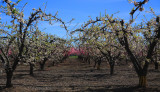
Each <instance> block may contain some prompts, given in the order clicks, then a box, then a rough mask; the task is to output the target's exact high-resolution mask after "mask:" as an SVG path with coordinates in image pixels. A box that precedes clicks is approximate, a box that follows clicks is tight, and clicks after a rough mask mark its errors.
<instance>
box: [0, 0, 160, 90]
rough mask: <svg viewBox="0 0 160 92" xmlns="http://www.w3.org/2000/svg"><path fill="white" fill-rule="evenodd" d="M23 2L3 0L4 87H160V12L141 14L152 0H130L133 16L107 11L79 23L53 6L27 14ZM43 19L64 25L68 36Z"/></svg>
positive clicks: (0, 80) (0, 85)
mask: <svg viewBox="0 0 160 92" xmlns="http://www.w3.org/2000/svg"><path fill="white" fill-rule="evenodd" d="M22 1H23V0H1V1H0V2H1V4H0V15H3V16H7V17H8V19H7V21H4V20H3V19H2V18H1V16H0V91H2V92H15V91H16V92H21V91H23V92H30V91H32V92H37V91H42V92H46V91H60V92H61V91H69V92H70V91H85V92H99V91H100V92H101V91H102V92H108V91H109V92H119V91H120V92H134V91H136V92H152V91H153V92H159V91H160V88H159V87H160V74H159V73H160V71H159V65H160V16H159V15H157V14H156V13H155V11H154V9H153V8H151V7H150V10H149V11H148V12H149V13H151V14H152V15H153V17H151V18H149V19H147V18H146V19H143V20H139V19H138V18H139V16H138V15H139V14H137V12H139V13H141V12H143V11H144V9H145V6H147V4H149V3H150V2H152V1H150V0H138V1H132V0H126V2H127V1H128V2H129V3H130V5H133V9H132V10H130V12H128V13H129V14H130V18H128V19H127V20H126V19H123V18H121V17H116V13H113V14H107V13H106V12H105V11H104V12H105V14H101V13H100V15H99V16H97V17H95V18H90V19H88V20H86V21H85V23H82V25H81V26H79V27H77V26H76V27H74V28H71V27H72V26H71V25H72V23H73V22H74V19H70V20H69V21H64V20H63V17H62V18H61V17H59V16H58V12H55V13H54V14H52V13H48V11H46V9H48V8H47V5H46V6H45V7H44V8H38V9H36V8H35V7H32V10H31V12H30V13H29V14H28V13H27V14H26V12H27V11H25V7H27V3H26V4H24V5H22V4H21V2H22ZM124 7H125V6H124ZM64 16H65V15H64ZM136 20H138V21H140V22H138V23H136ZM40 23H47V25H53V27H56V26H57V25H56V23H58V24H60V25H59V27H60V28H61V29H63V30H65V31H66V36H67V37H66V38H64V37H59V36H56V35H53V34H49V33H47V32H45V31H43V30H42V28H41V26H39V24H40ZM73 24H74V23H73ZM54 25H56V26H54ZM60 33H61V32H60Z"/></svg>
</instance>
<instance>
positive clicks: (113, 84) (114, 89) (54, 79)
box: [0, 59, 160, 92]
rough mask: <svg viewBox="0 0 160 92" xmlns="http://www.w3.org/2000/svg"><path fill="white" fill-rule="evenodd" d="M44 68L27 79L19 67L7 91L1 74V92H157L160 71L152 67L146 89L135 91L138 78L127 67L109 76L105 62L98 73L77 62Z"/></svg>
mask: <svg viewBox="0 0 160 92" xmlns="http://www.w3.org/2000/svg"><path fill="white" fill-rule="evenodd" d="M47 66H48V65H47ZM47 66H46V67H45V70H44V71H39V70H38V68H37V69H35V71H34V76H30V75H29V67H28V66H18V68H17V70H16V71H15V73H14V77H13V80H12V83H13V85H14V86H13V87H12V88H8V89H3V87H4V86H5V81H6V78H5V73H0V92H55V91H58V92H65V91H68V92H72V91H79V92H160V71H156V70H154V68H153V66H152V65H151V66H150V69H149V72H148V76H147V79H148V87H147V88H146V89H143V88H138V87H137V85H138V77H137V75H136V73H135V71H134V69H133V67H132V66H131V65H130V64H128V65H121V66H118V65H116V66H115V72H114V75H112V76H111V75H110V74H109V66H108V65H107V63H106V62H104V63H103V64H102V67H101V69H100V70H96V69H94V68H93V64H90V65H89V64H87V63H82V62H81V61H80V60H79V59H67V60H66V61H65V62H63V63H61V64H59V65H56V66H52V67H47Z"/></svg>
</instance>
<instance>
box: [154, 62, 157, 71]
mask: <svg viewBox="0 0 160 92" xmlns="http://www.w3.org/2000/svg"><path fill="white" fill-rule="evenodd" d="M154 65H155V70H158V62H155V63H154Z"/></svg>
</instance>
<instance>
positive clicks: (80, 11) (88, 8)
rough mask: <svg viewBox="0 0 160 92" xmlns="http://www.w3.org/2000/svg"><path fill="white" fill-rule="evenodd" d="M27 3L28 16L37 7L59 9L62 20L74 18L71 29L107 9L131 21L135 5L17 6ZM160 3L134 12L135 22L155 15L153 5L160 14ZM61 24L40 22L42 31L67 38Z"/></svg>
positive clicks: (52, 0)
mask: <svg viewBox="0 0 160 92" xmlns="http://www.w3.org/2000/svg"><path fill="white" fill-rule="evenodd" d="M1 1H2V0H1ZM11 1H17V0H11ZM137 1H140V0H137ZM25 3H27V5H26V6H25V8H24V14H25V17H26V18H27V17H28V15H30V13H31V12H32V9H33V8H36V9H37V8H39V7H41V8H43V9H44V8H45V6H46V11H47V12H48V13H51V14H55V13H56V12H57V11H58V17H60V18H62V20H64V21H65V22H68V21H70V20H71V19H72V18H74V19H75V20H74V21H73V22H72V23H71V24H70V25H69V26H70V27H69V30H71V31H73V30H74V29H76V28H78V27H81V25H82V24H83V23H84V22H86V21H87V20H89V19H90V18H92V19H95V18H96V17H97V16H99V15H100V13H101V15H102V16H103V15H104V14H105V11H106V14H109V15H111V14H115V13H116V14H115V15H114V17H120V18H122V19H124V20H125V21H129V19H130V15H129V13H130V11H131V10H132V8H133V7H134V5H133V3H129V2H128V0H22V1H21V2H20V4H19V5H18V6H17V7H18V8H22V7H23V5H25ZM159 3H160V1H159V0H150V1H149V2H148V3H147V4H145V5H144V8H145V10H144V11H143V12H139V11H137V12H136V13H135V14H134V16H136V15H138V14H139V13H140V14H139V16H138V18H137V20H136V21H135V23H140V22H141V19H144V17H143V15H144V14H145V15H146V18H147V19H148V20H149V19H150V18H151V17H153V14H150V13H147V12H146V11H149V10H150V7H152V8H153V9H154V11H155V13H156V14H157V15H159V14H160V6H159ZM0 17H1V18H2V19H3V21H7V20H8V18H7V16H5V15H2V14H1V15H0ZM59 25H60V24H59V23H55V24H54V25H49V24H48V23H46V22H41V23H39V27H40V30H41V31H44V32H46V33H48V34H52V35H53V34H55V35H57V36H60V37H63V38H66V31H65V29H63V28H60V27H59Z"/></svg>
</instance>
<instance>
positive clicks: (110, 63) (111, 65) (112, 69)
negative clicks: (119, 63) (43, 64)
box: [109, 61, 114, 75]
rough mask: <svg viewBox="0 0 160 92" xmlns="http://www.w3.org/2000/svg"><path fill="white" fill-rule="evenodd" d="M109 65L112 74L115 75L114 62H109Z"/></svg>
mask: <svg viewBox="0 0 160 92" xmlns="http://www.w3.org/2000/svg"><path fill="white" fill-rule="evenodd" d="M109 65H110V75H113V73H114V62H113V61H112V62H109Z"/></svg>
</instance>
